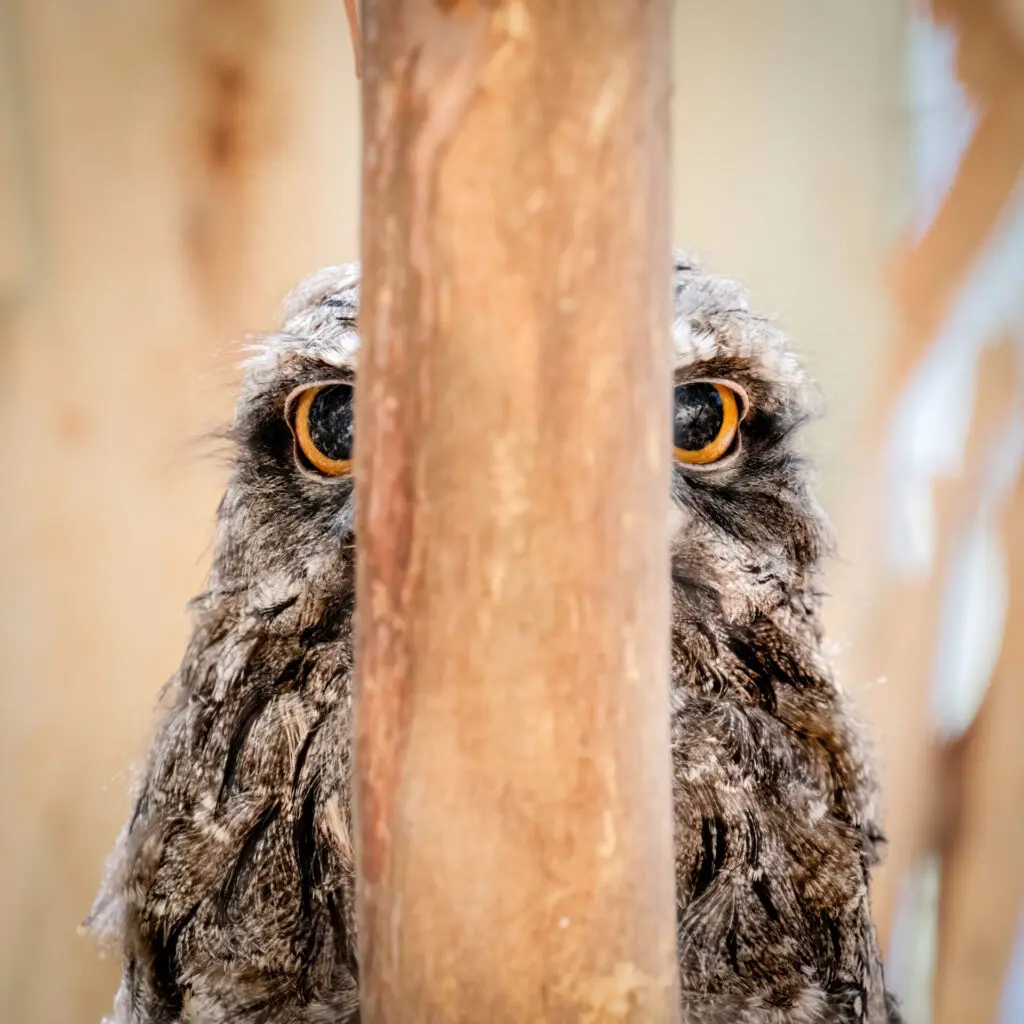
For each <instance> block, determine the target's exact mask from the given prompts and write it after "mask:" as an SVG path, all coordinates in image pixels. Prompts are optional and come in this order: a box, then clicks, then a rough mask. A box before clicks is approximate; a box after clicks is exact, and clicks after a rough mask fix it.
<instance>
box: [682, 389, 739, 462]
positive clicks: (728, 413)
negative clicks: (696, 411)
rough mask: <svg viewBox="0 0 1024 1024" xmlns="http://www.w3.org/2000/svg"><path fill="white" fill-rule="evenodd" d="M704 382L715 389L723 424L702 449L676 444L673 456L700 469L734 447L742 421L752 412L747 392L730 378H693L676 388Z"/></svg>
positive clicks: (717, 459) (722, 456) (718, 459)
mask: <svg viewBox="0 0 1024 1024" xmlns="http://www.w3.org/2000/svg"><path fill="white" fill-rule="evenodd" d="M696 384H704V385H707V386H709V387H711V388H713V389H714V392H715V394H716V395H717V397H718V400H719V402H720V403H721V423H720V424H719V425H718V427H717V431H716V433H715V435H714V437H713V438H712V439H711V440H710V441H708V442H707V443H706V444H703V445H702V446H701V447H700V448H693V449H690V448H683V447H680V446H679V445H674V446H673V455H674V457H675V459H676V461H677V462H680V463H683V464H684V465H687V466H692V467H694V468H697V469H708V468H710V467H711V466H712V464H713V463H716V462H720V461H721V460H722V459H723V458H725V457H726V456H727V455H729V454H730V452H732V451H734V450H735V447H736V441H737V435H738V433H739V426H740V423H741V422H742V421H743V420H744V419H745V418H746V415H747V412H748V411H749V400H748V399H747V395H746V392H745V391H744V390H743V389H742V388H740V387H739V386H738V385H736V384H733V383H732V382H731V381H724V380H712V379H706V380H694V381H685V382H683V383H681V384H679V385H677V386H676V390H677V392H678V390H679V389H680V388H685V387H688V386H693V385H696Z"/></svg>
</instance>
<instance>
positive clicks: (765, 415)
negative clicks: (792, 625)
mask: <svg viewBox="0 0 1024 1024" xmlns="http://www.w3.org/2000/svg"><path fill="white" fill-rule="evenodd" d="M674 287H675V292H674V321H673V328H672V330H673V337H674V342H675V403H674V417H673V446H674V469H673V473H672V500H671V504H670V505H667V508H669V510H670V511H669V515H670V529H671V536H672V565H673V580H674V595H675V600H674V615H675V620H676V627H677V630H676V631H677V632H678V631H679V628H680V627H682V626H684V625H686V626H690V627H693V628H692V629H687V630H686V632H687V633H688V634H691V635H694V636H696V637H699V636H701V635H702V634H704V633H706V632H707V626H708V624H709V622H717V623H720V624H722V625H723V626H725V627H726V628H727V627H728V625H729V624H730V623H735V624H740V625H742V624H743V623H746V622H749V621H752V620H753V619H754V618H756V617H757V616H758V615H762V614H765V613H768V612H771V611H773V610H775V609H777V608H779V607H780V606H783V605H785V604H786V603H791V602H793V601H796V602H800V601H802V600H805V599H806V596H807V591H808V586H809V585H812V584H813V580H814V577H815V570H816V567H817V563H818V562H819V560H820V557H821V554H822V552H823V550H824V549H825V548H826V547H827V546H828V543H829V532H828V528H827V524H826V523H825V520H824V518H823V516H822V514H821V512H820V510H819V509H818V506H817V504H816V503H815V502H814V500H813V498H812V497H811V495H810V492H809V490H808V486H807V482H808V481H807V477H808V470H807V467H806V465H805V462H804V460H803V458H802V457H801V456H800V455H799V454H798V452H797V450H796V448H795V447H794V433H795V431H796V429H797V428H798V427H799V426H800V425H801V424H802V423H803V422H804V421H805V420H806V419H807V418H808V413H809V411H810V401H809V389H808V387H807V384H806V381H805V378H804V376H803V374H802V372H801V370H800V367H799V365H798V363H797V361H796V359H795V357H794V355H793V354H792V352H791V351H790V349H789V347H788V344H787V342H786V339H785V337H784V336H783V335H782V333H781V332H780V331H779V330H778V329H777V328H776V327H775V326H773V324H772V323H771V322H769V321H767V320H764V319H762V318H760V317H758V316H755V315H754V314H752V313H751V312H749V310H748V308H747V304H746V301H745V298H744V296H743V294H742V292H741V291H740V289H739V287H738V286H737V285H736V284H734V283H733V282H731V281H728V280H725V279H722V278H717V277H712V276H708V275H707V274H705V273H703V272H701V271H700V270H699V269H698V268H697V267H696V266H695V265H694V264H693V263H692V262H691V261H689V260H688V259H686V258H685V257H683V256H681V255H679V256H677V259H676V266H675V284H674ZM358 306H359V267H358V264H346V265H343V266H339V267H332V268H328V269H325V270H322V271H320V272H319V273H318V274H316V275H314V276H313V277H311V278H309V279H308V280H307V281H306V282H305V283H304V284H303V285H302V286H301V287H300V288H299V289H298V290H297V291H296V292H295V293H294V294H293V295H292V296H291V297H290V299H289V300H288V302H287V303H286V306H285V315H284V322H283V325H282V329H281V330H280V331H279V332H277V333H275V334H273V335H270V336H269V337H268V338H266V339H265V340H264V341H263V342H261V343H260V345H259V347H258V348H257V350H256V352H255V354H254V356H253V357H252V358H251V359H250V360H249V361H248V363H247V365H246V376H245V381H244V384H243V388H242V392H241V396H240V398H239V401H238V405H237V409H236V415H235V424H234V430H233V433H234V437H235V440H236V441H237V444H238V456H237V461H236V467H235V472H234V474H233V476H232V480H231V483H230V485H229V488H228V492H227V494H226V495H225V498H224V502H223V505H222V509H221V527H220V530H221V533H220V537H219V541H218V545H217V556H216V559H215V566H214V576H215V582H219V583H220V584H221V585H223V586H226V587H228V588H230V589H234V588H240V587H241V588H246V589H248V590H252V589H256V590H257V591H260V592H261V597H260V598H259V600H260V601H261V602H263V603H265V604H266V605H268V606H273V605H274V603H275V601H277V600H286V599H287V598H288V596H289V595H290V594H294V593H295V592H297V590H298V588H300V587H301V588H302V590H303V592H304V593H306V594H309V593H320V594H322V596H323V598H324V600H329V599H330V597H331V595H332V593H336V592H337V590H338V588H339V587H342V588H343V589H344V590H345V592H346V594H350V593H351V588H352V564H353V559H354V549H353V548H354V534H353V528H354V520H355V504H354V491H353V480H352V458H353V440H354V438H353V399H354V389H355V387H356V386H357V383H356V364H357V359H358V348H359V339H358V334H357V327H356V322H357V314H358Z"/></svg>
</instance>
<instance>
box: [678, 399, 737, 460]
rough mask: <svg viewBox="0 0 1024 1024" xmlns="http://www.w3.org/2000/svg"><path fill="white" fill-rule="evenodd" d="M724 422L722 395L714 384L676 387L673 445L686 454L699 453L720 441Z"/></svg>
mask: <svg viewBox="0 0 1024 1024" xmlns="http://www.w3.org/2000/svg"><path fill="white" fill-rule="evenodd" d="M724 420H725V410H724V409H723V408H722V396H721V395H720V394H719V393H718V388H716V387H715V385H714V384H706V383H703V382H702V383H699V384H682V385H680V386H679V387H677V388H676V411H675V416H674V418H673V421H672V438H673V441H672V443H673V444H674V445H675V446H676V448H681V449H682V450H683V451H684V452H699V451H700V450H701V449H702V448H707V446H708V445H709V444H711V443H712V442H713V441H715V440H716V439H717V438H718V435H719V433H720V432H721V430H722V423H723V422H724Z"/></svg>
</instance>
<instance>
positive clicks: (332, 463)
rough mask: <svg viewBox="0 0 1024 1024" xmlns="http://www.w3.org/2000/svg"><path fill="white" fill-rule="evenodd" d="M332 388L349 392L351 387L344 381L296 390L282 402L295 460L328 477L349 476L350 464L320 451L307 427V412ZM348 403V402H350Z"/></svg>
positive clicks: (349, 459)
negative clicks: (294, 449)
mask: <svg viewBox="0 0 1024 1024" xmlns="http://www.w3.org/2000/svg"><path fill="white" fill-rule="evenodd" d="M335 388H339V389H340V388H345V389H347V390H348V391H350V392H351V390H352V386H351V384H349V383H347V382H346V381H325V382H322V383H315V384H310V385H306V386H303V387H301V388H296V390H295V391H293V392H292V393H291V394H290V395H289V396H288V399H287V401H286V402H285V418H286V419H287V421H288V426H289V428H290V429H291V432H292V436H293V437H294V439H295V448H296V458H299V459H301V460H302V461H303V462H304V463H305V464H307V465H308V466H309V467H311V468H312V469H314V470H315V471H316V472H317V473H318V474H320V475H322V476H328V477H341V476H348V475H349V474H351V472H352V465H353V460H352V458H351V457H349V458H341V459H339V458H334V457H332V456H331V455H328V454H327V453H326V452H324V451H322V450H321V448H320V447H318V446H317V443H316V441H315V440H314V433H315V432H316V431H315V430H314V429H313V428H311V426H310V412H311V410H312V408H313V403H314V401H316V399H317V397H318V396H320V395H322V394H324V393H325V392H328V391H330V390H333V389H335ZM350 401H351V398H350Z"/></svg>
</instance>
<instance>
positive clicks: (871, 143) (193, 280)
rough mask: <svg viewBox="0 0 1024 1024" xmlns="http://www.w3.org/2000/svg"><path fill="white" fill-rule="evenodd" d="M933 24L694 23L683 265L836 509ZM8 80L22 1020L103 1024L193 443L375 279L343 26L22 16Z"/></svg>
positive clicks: (185, 539) (180, 11) (1, 961)
mask: <svg viewBox="0 0 1024 1024" xmlns="http://www.w3.org/2000/svg"><path fill="white" fill-rule="evenodd" d="M905 14H906V10H905V6H904V5H903V4H902V3H896V4H814V5H808V4H807V3H806V2H801V0H771V2H767V0H717V2H716V3H714V4H707V3H700V2H698V0H685V2H680V3H679V4H678V16H677V19H676V27H675V38H674V47H675V52H676V58H677V59H676V91H675V105H674V112H673V119H674V127H675V132H676V136H677V145H676V151H677V153H678V154H679V157H680V159H679V161H678V164H677V167H676V170H675V196H676V207H675V214H674V220H673V224H674V229H675V230H674V238H675V240H676V241H677V242H679V243H680V244H684V245H686V246H688V247H692V248H694V249H696V250H697V251H699V252H701V253H703V255H704V256H705V258H706V261H707V262H709V263H711V264H712V265H713V266H714V267H716V268H717V269H719V270H722V271H723V272H726V273H729V274H732V275H734V276H736V277H738V278H740V279H742V280H744V281H746V282H749V283H750V285H751V286H752V291H753V295H754V300H755V302H756V304H757V306H758V308H760V309H761V310H763V311H765V312H767V313H770V314H773V315H778V316H779V317H780V318H781V320H782V321H783V323H784V325H785V326H786V327H787V328H788V329H790V330H791V332H792V333H793V334H794V335H795V338H796V342H797V345H798V347H799V348H800V349H801V351H802V352H803V353H804V354H805V356H806V357H807V360H808V363H809V367H810V370H811V372H812V373H813V374H814V375H815V376H816V377H817V378H818V380H819V381H820V382H821V385H822V391H823V393H824V394H825V395H826V396H827V399H828V406H829V415H828V417H827V418H826V419H825V420H824V421H823V422H822V424H820V425H819V426H816V427H815V428H814V433H813V435H812V450H814V451H815V452H816V453H817V454H819V456H821V465H822V480H823V489H822V493H823V495H824V498H825V500H826V503H827V504H828V505H829V506H830V507H832V508H833V509H834V508H836V507H837V505H838V503H839V498H840V496H843V495H844V493H845V492H844V486H845V485H846V483H847V482H848V481H847V480H846V479H845V471H846V466H848V465H849V464H850V458H851V455H852V454H853V453H854V452H855V451H856V450H857V440H856V438H855V437H853V436H852V434H851V431H852V428H853V427H854V426H855V425H856V424H859V423H861V422H862V420H863V415H864V412H865V409H866V408H867V407H868V401H869V398H870V396H871V395H872V394H873V393H874V389H876V388H877V376H878V374H879V372H880V368H881V367H882V365H883V363H884V358H885V344H886V340H887V338H888V337H889V336H890V334H891V329H890V328H891V325H890V317H889V312H888V298H887V294H886V284H885V280H884V276H883V267H884V266H885V261H886V258H887V256H888V254H889V252H890V250H891V245H892V240H893V237H894V234H895V229H896V225H897V224H898V214H899V213H901V212H902V210H901V207H900V201H901V198H902V195H903V192H904V190H905V183H904V181H903V173H902V170H903V161H904V159H905V151H906V135H907V131H908V129H909V124H910V121H909V112H908V111H907V109H906V105H905V103H904V102H903V101H902V99H901V93H900V90H901V86H902V82H903V76H904V60H905V48H904V38H903V25H904V18H905ZM0 61H3V66H2V68H0V94H2V95H0V218H2V219H0V495H2V499H0V500H2V508H0V577H2V579H3V583H4V586H3V588H2V590H0V687H2V694H3V697H2V715H0V768H2V788H0V794H2V795H0V815H2V817H0V821H2V822H3V827H2V828H0V873H2V877H3V878H4V879H5V880H6V883H7V884H6V885H5V886H4V887H3V892H2V894H0V1020H2V1021H4V1022H5V1024H6V1022H10V1024H46V1022H51V1021H53V1022H61V1024H63V1022H68V1024H86V1022H93V1021H96V1020H97V1019H98V1018H99V1016H100V1015H101V1014H102V1013H103V1012H105V1011H106V1010H107V1009H108V1008H109V1004H110V998H111V996H112V993H113V989H114V985H115V976H116V964H115V963H114V962H113V961H110V960H108V961H106V962H101V961H99V960H98V959H97V956H96V952H95V949H94V948H93V946H92V945H91V944H90V943H89V942H88V941H87V940H86V939H83V938H80V937H79V936H77V935H76V933H75V927H76V925H77V924H78V922H79V921H80V920H81V919H82V917H83V916H84V915H85V913H86V912H87V911H88V907H89V903H90V900H91V897H92V894H93V892H94V890H95V888H96V884H97V882H98V879H99V874H100V869H101V865H102V861H103V858H104V856H105V854H106V851H107V849H108V848H109V846H110V844H111V843H112V841H113V839H114V836H115V834H116V832H117V830H118V828H119V827H120V824H121V822H122V820H123V816H124V814H125V809H126V806H127V797H126V786H127V784H128V779H129V775H128V772H127V766H128V765H129V763H130V762H131V761H132V760H133V759H135V758H137V757H138V756H139V755H140V753H141V752H142V751H143V750H144V744H145V737H146V735H147V733H148V730H149V728H150V725H151V711H152V708H153V705H154V701H155V698H156V693H157V690H158V688H159V686H160V685H161V683H162V682H163V681H164V680H165V679H166V678H167V676H168V675H169V674H170V673H171V672H172V671H173V669H174V667H175V665H176V662H177V660H178V658H179V656H180V653H181V649H182V646H183V643H184V639H185V636H186V631H187V628H188V621H187V618H186V616H185V613H184V604H185V602H186V600H187V599H188V597H189V596H190V595H191V594H193V593H194V592H195V591H196V590H197V589H198V588H199V587H200V585H201V582H202V579H203V575H204V572H205V565H206V559H207V557H208V544H209V540H210V534H211V524H212V521H213V515H214V510H215V506H216V501H217V498H218V493H219V487H220V482H221V473H222V469H221V467H220V466H219V464H218V463H217V462H216V461H211V460H209V459H205V458H204V457H203V452H204V451H205V449H204V447H203V446H202V445H201V444H196V443H195V441H196V439H197V438H198V437H200V436H201V435H202V434H204V433H205V432H207V431H209V430H210V429H212V428H215V427H216V426H218V425H219V424H221V423H222V422H223V421H224V420H225V419H226V418H227V416H228V415H229V413H230V406H231V402H232V400H233V391H232V384H233V381H234V379H235V373H234V370H233V367H234V365H235V364H236V363H237V361H238V358H239V355H240V351H239V347H238V345H237V344H236V342H237V340H238V339H239V338H241V337H242V336H243V335H244V333H245V332H246V331H249V330H260V329H264V328H267V327H269V326H270V325H271V324H272V322H273V319H274V316H275V313H276V309H277V307H278V304H279V302H280V300H281V298H282V297H283V295H284V294H285V292H286V291H287V290H288V288H289V287H291V285H292V284H293V283H295V281H296V280H297V279H298V278H300V277H301V276H302V275H304V274H305V273H306V272H308V271H309V270H311V269H313V268H315V267H317V266H319V265H322V264H324V263H329V262H336V261H339V260H343V259H349V258H352V257H354V256H355V255H356V250H357V242H356V239H357V227H358V225H357V205H358V196H357V157H358V154H357V148H358V145H357V143H358V125H357V122H356V116H357V104H356V95H357V93H356V82H355V80H354V77H353V74H352V63H351V48H350V45H349V41H348V37H347V28H346V25H345V18H344V11H343V4H342V3H341V2H340V0H290V2H289V0H245V2H241V0H184V2H181V0H179V2H176V3H172V2H171V0H146V2H144V3H140V2H138V0H90V2H89V3H79V2H75V0H0ZM850 682H851V685H853V686H854V687H856V686H859V685H860V683H861V682H862V680H858V679H856V678H854V679H852V680H850ZM893 692H894V693H895V686H894V687H893ZM886 753H887V752H886V751H884V750H883V755H886Z"/></svg>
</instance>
